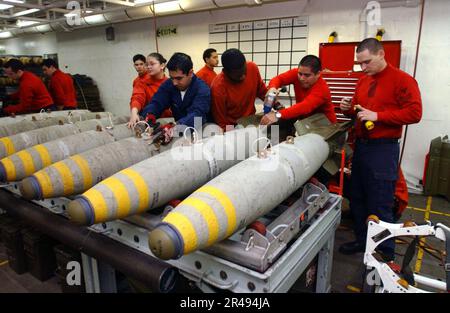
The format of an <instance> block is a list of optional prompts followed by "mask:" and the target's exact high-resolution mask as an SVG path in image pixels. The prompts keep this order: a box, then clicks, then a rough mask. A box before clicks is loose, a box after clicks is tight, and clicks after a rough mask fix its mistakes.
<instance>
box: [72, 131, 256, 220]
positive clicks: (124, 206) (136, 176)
mask: <svg viewBox="0 0 450 313" xmlns="http://www.w3.org/2000/svg"><path fill="white" fill-rule="evenodd" d="M260 134H261V130H259V129H258V128H256V127H247V128H245V129H237V130H234V131H230V132H227V133H225V134H224V135H216V136H213V137H210V138H207V139H204V140H203V141H201V142H198V143H195V144H193V145H189V146H177V147H174V148H172V149H171V150H170V151H166V152H164V153H161V154H159V155H156V156H154V157H152V158H150V159H147V160H144V161H142V162H140V163H138V164H135V165H133V166H131V167H129V168H127V169H125V170H123V171H120V172H118V173H117V174H115V175H113V176H111V177H109V178H107V179H105V180H104V181H102V182H101V183H99V184H98V185H96V186H95V187H93V188H91V189H90V190H88V191H87V192H85V193H84V194H83V195H81V196H79V197H77V198H76V200H74V201H72V202H70V203H69V207H68V210H67V213H68V214H69V216H70V218H71V220H73V221H74V222H76V223H78V224H83V225H86V224H87V225H91V224H96V223H101V222H105V221H109V220H114V219H119V218H123V217H126V216H129V215H133V214H137V213H141V212H143V211H146V210H150V209H152V208H156V207H159V206H162V205H164V204H166V203H167V202H169V201H170V200H172V199H177V198H179V197H182V196H185V195H188V194H189V193H190V192H192V191H194V190H195V189H197V188H198V187H200V186H202V185H203V184H205V183H206V182H208V181H209V180H210V179H212V178H213V177H215V176H217V175H219V174H220V173H222V172H223V171H225V170H227V169H228V168H230V167H231V166H233V165H235V164H237V163H239V162H241V161H242V160H244V159H246V158H248V157H249V156H250V154H251V149H252V148H251V146H252V144H253V143H254V142H255V141H256V140H257V139H258V137H259V136H260Z"/></svg>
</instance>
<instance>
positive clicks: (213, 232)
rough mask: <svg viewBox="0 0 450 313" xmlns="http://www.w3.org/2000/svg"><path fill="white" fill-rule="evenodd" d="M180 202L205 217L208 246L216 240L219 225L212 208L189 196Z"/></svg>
mask: <svg viewBox="0 0 450 313" xmlns="http://www.w3.org/2000/svg"><path fill="white" fill-rule="evenodd" d="M181 204H183V205H189V206H190V207H193V208H194V209H195V210H196V211H197V212H198V213H200V215H201V216H202V217H203V218H204V219H205V221H206V225H207V227H208V242H207V245H208V246H210V245H212V244H213V243H214V242H216V240H217V237H218V236H219V227H220V225H219V221H218V219H217V216H216V213H215V212H214V210H213V209H212V208H211V207H210V206H209V205H208V204H207V203H206V202H204V201H203V200H200V199H198V198H195V197H189V198H187V199H186V200H184V201H183V202H181Z"/></svg>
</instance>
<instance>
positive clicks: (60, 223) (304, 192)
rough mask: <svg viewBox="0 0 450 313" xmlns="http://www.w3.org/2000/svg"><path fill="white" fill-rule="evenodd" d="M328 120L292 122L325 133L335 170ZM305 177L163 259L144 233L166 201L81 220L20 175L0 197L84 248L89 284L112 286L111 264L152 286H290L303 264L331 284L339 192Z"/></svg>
mask: <svg viewBox="0 0 450 313" xmlns="http://www.w3.org/2000/svg"><path fill="white" fill-rule="evenodd" d="M325 119H326V118H325ZM328 124H329V123H324V117H311V118H310V119H308V120H303V121H302V122H301V123H298V124H296V125H295V126H296V129H297V133H298V135H299V136H302V134H303V133H308V134H309V133H315V134H317V135H320V138H322V139H320V138H319V136H317V135H315V136H316V137H314V138H315V139H314V140H319V139H320V140H322V141H324V142H326V143H323V145H326V147H327V148H326V151H327V152H323V153H322V154H323V155H322V156H323V159H324V160H326V162H325V163H324V164H323V166H324V168H334V169H335V170H338V166H337V167H336V166H331V163H333V162H334V160H335V159H337V160H338V161H339V160H340V156H339V153H338V152H340V151H341V149H342V147H343V143H345V139H346V129H347V128H348V125H336V124H334V125H328ZM289 149H291V148H289ZM305 153H307V152H306V151H305ZM301 157H302V158H304V157H305V156H303V155H302V156H301ZM319 166H320V163H319ZM305 175H306V174H305ZM305 175H303V176H305ZM308 175H309V174H308ZM308 179H309V177H306V176H305V177H304V180H302V181H305V183H302V184H300V185H299V187H300V188H299V187H296V188H295V189H292V194H291V195H290V196H289V197H287V198H286V199H285V200H284V201H283V202H282V203H281V204H280V205H278V206H276V207H275V208H274V209H272V210H270V212H269V211H268V212H267V213H266V214H264V215H262V216H259V217H258V218H257V220H256V221H255V222H253V223H252V224H251V225H249V226H248V227H245V228H241V229H238V230H237V231H236V232H234V234H233V235H232V236H231V237H229V238H227V239H225V240H222V241H219V242H217V243H216V244H214V245H212V246H209V247H208V248H206V249H201V250H197V251H194V252H192V253H189V254H186V255H184V256H182V257H181V258H178V259H173V260H168V261H163V260H160V259H157V258H156V257H154V255H153V254H152V252H151V250H150V248H149V244H148V238H149V237H148V234H149V231H152V230H153V229H154V228H155V227H157V226H158V224H160V222H161V219H162V218H163V217H164V216H165V215H166V214H170V211H171V208H166V209H165V210H164V211H163V212H162V213H159V214H158V215H156V214H155V213H153V212H151V213H148V212H147V213H143V214H139V215H133V216H129V217H126V218H124V219H121V220H112V221H107V222H104V223H100V224H95V225H93V226H90V227H80V226H77V225H75V224H74V223H72V222H70V221H68V220H67V219H66V218H64V217H67V215H68V214H67V213H66V208H67V207H68V203H69V202H70V201H71V200H72V199H68V198H52V199H45V200H39V201H38V200H32V201H28V200H25V199H24V198H22V197H21V196H20V193H19V188H18V183H12V184H9V185H5V186H3V190H0V203H1V208H2V209H4V210H6V211H8V212H10V213H11V214H12V215H16V216H18V217H19V218H21V219H23V220H25V221H26V222H27V223H28V224H30V225H31V226H34V227H35V228H37V229H38V230H40V231H42V232H43V233H46V234H48V235H49V236H50V237H53V238H55V239H57V240H59V241H61V242H62V243H64V244H66V245H68V246H71V247H73V248H75V249H77V250H78V251H80V252H82V260H83V262H82V263H83V264H82V267H83V275H84V281H85V283H86V291H87V292H114V291H116V289H117V286H116V285H115V281H114V279H113V278H114V270H117V271H120V272H121V273H123V274H124V275H126V276H127V277H130V278H131V279H134V280H136V281H139V282H142V283H143V284H144V285H146V286H148V287H149V288H151V289H152V290H153V291H156V292H169V291H172V290H174V289H175V290H176V287H177V286H176V281H177V273H179V274H181V275H182V276H183V277H184V278H186V279H187V280H188V281H189V282H191V283H192V284H194V285H195V286H196V287H198V288H199V289H200V290H202V291H204V292H212V291H216V292H218V291H231V292H255V293H269V292H287V291H289V290H290V289H292V287H293V286H294V285H295V283H296V281H297V280H298V279H299V277H300V276H302V274H303V273H305V272H307V275H306V276H308V281H309V283H310V284H311V281H314V279H313V277H314V276H315V277H316V279H315V281H316V282H315V288H313V291H315V292H329V291H330V289H331V286H330V276H331V266H332V258H333V245H334V233H335V230H336V228H337V226H338V224H339V222H340V216H341V211H340V208H341V201H342V198H341V197H340V196H339V195H335V194H331V193H329V192H328V190H327V189H326V188H325V186H324V185H322V184H321V183H319V182H318V181H317V180H314V179H313V180H310V181H308ZM297 188H298V189H297ZM266 192H270V190H267V191H266ZM272 192H273V191H272ZM277 203H279V202H277ZM50 212H51V213H50ZM312 263H315V264H314V265H315V266H311V265H312ZM314 267H315V268H316V270H314Z"/></svg>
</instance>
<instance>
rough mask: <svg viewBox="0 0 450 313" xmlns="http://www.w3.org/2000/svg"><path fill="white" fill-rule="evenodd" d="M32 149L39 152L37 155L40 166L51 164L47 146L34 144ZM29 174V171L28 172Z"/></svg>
mask: <svg viewBox="0 0 450 313" xmlns="http://www.w3.org/2000/svg"><path fill="white" fill-rule="evenodd" d="M34 150H36V151H37V153H39V157H40V158H41V161H42V168H44V167H47V166H49V165H50V164H52V163H53V162H52V157H51V156H50V153H49V152H48V150H47V148H46V147H45V146H43V145H36V146H34ZM30 174H31V173H30Z"/></svg>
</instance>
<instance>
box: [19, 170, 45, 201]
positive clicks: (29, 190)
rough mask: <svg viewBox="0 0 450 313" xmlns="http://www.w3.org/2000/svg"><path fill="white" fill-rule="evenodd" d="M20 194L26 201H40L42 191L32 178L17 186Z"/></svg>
mask: <svg viewBox="0 0 450 313" xmlns="http://www.w3.org/2000/svg"><path fill="white" fill-rule="evenodd" d="M19 190H20V193H21V194H22V196H23V197H24V198H25V199H27V200H36V199H42V189H41V186H40V185H39V182H38V181H37V179H36V178H35V177H34V176H30V177H27V178H25V179H24V180H22V183H21V184H20V186H19Z"/></svg>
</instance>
